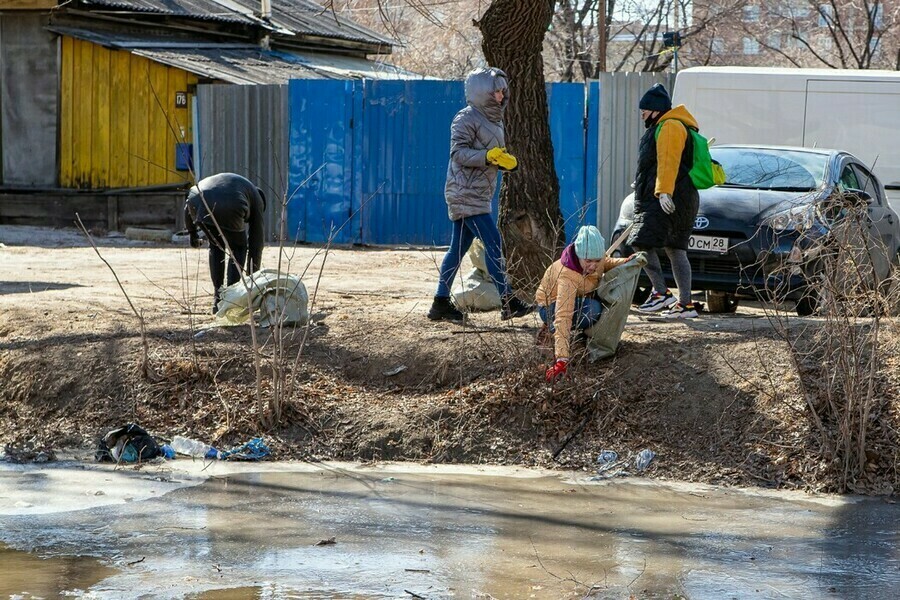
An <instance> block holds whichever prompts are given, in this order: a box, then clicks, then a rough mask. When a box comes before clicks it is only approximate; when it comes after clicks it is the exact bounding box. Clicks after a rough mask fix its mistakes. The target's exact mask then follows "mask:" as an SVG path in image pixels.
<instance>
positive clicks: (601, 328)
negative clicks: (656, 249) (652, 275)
mask: <svg viewBox="0 0 900 600" xmlns="http://www.w3.org/2000/svg"><path fill="white" fill-rule="evenodd" d="M646 264H647V257H646V255H645V254H644V253H643V252H639V253H638V254H637V256H636V257H635V259H634V260H632V261H630V262H628V263H626V264H624V265H621V266H618V267H616V268H615V269H611V270H609V271H607V272H606V273H604V275H603V279H602V280H601V281H600V286H599V287H598V288H597V291H596V292H595V294H596V295H597V297H598V298H599V299H600V302H601V303H602V304H603V313H602V314H601V315H600V320H599V321H597V322H596V323H594V324H593V325H591V327H589V328H588V329H586V330H585V332H584V333H585V335H586V336H587V350H588V356H589V357H590V359H591V360H600V359H601V358H607V357H609V356H612V355H613V354H615V353H616V348H617V347H618V346H619V340H621V339H622V332H623V331H624V330H625V321H627V320H628V312H629V311H630V310H631V300H632V299H633V298H634V292H635V290H636V289H637V283H638V276H639V275H640V274H641V268H642V267H643V266H644V265H646Z"/></svg>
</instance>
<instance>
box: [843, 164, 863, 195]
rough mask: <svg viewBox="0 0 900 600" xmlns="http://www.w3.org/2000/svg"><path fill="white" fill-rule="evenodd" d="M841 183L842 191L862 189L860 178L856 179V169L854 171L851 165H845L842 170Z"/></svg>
mask: <svg viewBox="0 0 900 600" xmlns="http://www.w3.org/2000/svg"><path fill="white" fill-rule="evenodd" d="M840 183H841V191H847V190H859V189H862V188H860V187H859V180H858V179H856V171H854V170H853V168H852V167H850V165H847V166H846V167H844V170H843V171H841V181H840Z"/></svg>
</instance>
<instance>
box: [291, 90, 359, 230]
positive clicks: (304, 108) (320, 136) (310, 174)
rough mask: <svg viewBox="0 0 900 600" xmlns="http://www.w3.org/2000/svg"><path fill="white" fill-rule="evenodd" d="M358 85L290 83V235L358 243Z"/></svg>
mask: <svg viewBox="0 0 900 600" xmlns="http://www.w3.org/2000/svg"><path fill="white" fill-rule="evenodd" d="M358 85H360V84H359V83H357V82H354V81H334V80H329V81H322V80H312V79H302V80H300V79H298V80H292V81H291V82H290V84H289V95H290V132H291V134H290V135H291V137H290V148H291V154H290V178H289V186H288V194H289V196H290V202H289V203H288V210H287V214H288V219H287V223H288V228H289V231H288V236H289V237H290V238H294V239H297V240H300V241H307V242H318V243H324V242H329V241H330V242H332V243H336V244H348V243H353V242H358V241H360V239H359V225H358V223H359V219H358V212H359V202H358V200H356V198H357V197H358V193H357V190H354V186H353V184H354V176H353V174H354V173H353V172H354V147H355V146H356V144H355V141H354V126H355V123H354V122H353V115H354V89H355V87H356V86H358Z"/></svg>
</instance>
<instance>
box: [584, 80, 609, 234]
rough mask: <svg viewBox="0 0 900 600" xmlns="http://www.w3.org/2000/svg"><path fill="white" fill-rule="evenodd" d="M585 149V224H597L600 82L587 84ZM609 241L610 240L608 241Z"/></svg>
mask: <svg viewBox="0 0 900 600" xmlns="http://www.w3.org/2000/svg"><path fill="white" fill-rule="evenodd" d="M585 113H586V118H585V132H586V135H585V142H584V145H585V148H584V165H585V166H584V205H585V214H584V223H594V224H596V223H597V204H598V197H597V173H598V167H599V163H598V157H599V155H600V82H599V81H591V82H588V84H587V105H586V107H585ZM607 241H608V240H607Z"/></svg>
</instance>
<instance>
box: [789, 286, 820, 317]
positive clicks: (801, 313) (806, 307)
mask: <svg viewBox="0 0 900 600" xmlns="http://www.w3.org/2000/svg"><path fill="white" fill-rule="evenodd" d="M795 310H796V311H797V316H798V317H809V316H811V315H814V314H816V311H817V310H819V296H818V294H816V293H815V292H812V291H810V292H806V293H805V294H803V296H801V297H800V299H799V300H797V307H796V309H795Z"/></svg>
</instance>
